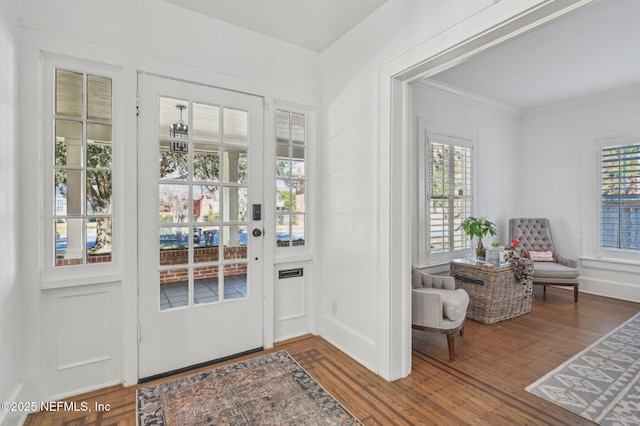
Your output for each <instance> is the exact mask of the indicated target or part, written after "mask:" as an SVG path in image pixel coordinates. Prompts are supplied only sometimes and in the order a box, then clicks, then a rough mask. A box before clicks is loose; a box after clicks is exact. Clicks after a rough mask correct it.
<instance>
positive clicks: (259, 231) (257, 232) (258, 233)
mask: <svg viewBox="0 0 640 426" xmlns="http://www.w3.org/2000/svg"><path fill="white" fill-rule="evenodd" d="M252 234H253V236H254V237H259V236H261V235H262V231H261V230H259V229H258V228H256V229H254V230H253V232H252Z"/></svg>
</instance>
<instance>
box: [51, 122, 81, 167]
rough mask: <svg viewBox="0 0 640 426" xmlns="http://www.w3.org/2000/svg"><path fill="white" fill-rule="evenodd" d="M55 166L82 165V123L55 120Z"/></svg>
mask: <svg viewBox="0 0 640 426" xmlns="http://www.w3.org/2000/svg"><path fill="white" fill-rule="evenodd" d="M55 157H56V158H55V164H56V167H64V166H68V167H80V166H82V123H78V122H76V121H64V120H56V152H55Z"/></svg>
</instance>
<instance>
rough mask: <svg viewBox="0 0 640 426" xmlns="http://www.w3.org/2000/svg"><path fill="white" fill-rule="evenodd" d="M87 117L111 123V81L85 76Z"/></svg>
mask: <svg viewBox="0 0 640 426" xmlns="http://www.w3.org/2000/svg"><path fill="white" fill-rule="evenodd" d="M87 117H88V118H90V119H94V120H102V121H111V79H110V78H104V77H96V76H93V75H89V76H87Z"/></svg>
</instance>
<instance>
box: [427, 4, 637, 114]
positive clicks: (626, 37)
mask: <svg viewBox="0 0 640 426" xmlns="http://www.w3.org/2000/svg"><path fill="white" fill-rule="evenodd" d="M639 18H640V1H639V0H602V1H600V2H598V3H595V4H593V5H590V6H587V7H586V8H584V9H582V10H579V11H577V12H575V13H573V14H571V15H569V16H567V17H565V18H562V19H560V20H558V21H556V22H553V23H551V24H549V25H547V26H545V27H543V28H541V29H538V30H535V31H533V32H531V33H528V34H526V35H524V36H521V37H519V38H517V39H515V40H512V41H510V42H508V43H505V44H503V45H501V46H498V47H496V48H494V49H492V50H490V51H487V52H485V53H482V54H480V55H478V56H475V57H472V58H471V59H469V60H468V61H466V62H464V63H463V64H460V65H458V66H456V67H454V68H450V69H448V70H446V71H444V72H442V73H440V74H437V75H435V76H433V77H431V79H432V80H436V81H438V82H441V83H444V84H446V85H448V86H453V87H456V88H459V89H462V90H464V91H468V92H472V93H474V94H478V95H482V96H484V97H488V98H491V99H493V100H497V101H499V102H501V103H504V104H507V105H509V106H511V107H515V108H517V109H520V110H527V109H530V108H536V107H541V106H545V105H549V104H553V103H558V102H564V101H567V100H571V99H575V98H578V97H582V96H587V95H591V94H596V93H600V92H604V91H608V90H612V89H617V88H622V87H626V86H629V85H632V84H637V83H640V24H638V19H639Z"/></svg>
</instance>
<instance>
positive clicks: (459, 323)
mask: <svg viewBox="0 0 640 426" xmlns="http://www.w3.org/2000/svg"><path fill="white" fill-rule="evenodd" d="M412 286H413V289H412V291H411V322H412V326H413V328H414V329H416V330H423V331H435V332H439V333H445V334H446V335H447V345H448V346H449V359H450V360H451V361H453V358H454V356H455V342H454V335H455V334H456V333H458V332H459V333H460V335H461V336H462V335H463V334H464V319H465V317H466V315H467V306H469V295H468V294H467V292H466V291H464V290H462V289H458V290H456V283H455V279H454V278H453V277H448V276H439V275H429V274H425V273H424V272H421V271H419V270H418V269H416V268H415V267H414V268H413V276H412Z"/></svg>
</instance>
